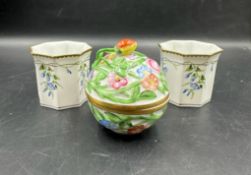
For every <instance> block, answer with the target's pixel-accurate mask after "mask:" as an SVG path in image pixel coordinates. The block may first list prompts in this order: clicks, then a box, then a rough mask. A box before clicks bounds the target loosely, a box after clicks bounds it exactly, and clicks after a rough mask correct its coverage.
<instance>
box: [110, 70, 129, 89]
mask: <svg viewBox="0 0 251 175" xmlns="http://www.w3.org/2000/svg"><path fill="white" fill-rule="evenodd" d="M108 83H109V85H110V86H111V87H112V88H114V89H119V88H121V87H123V86H126V85H127V83H128V81H127V79H126V78H123V77H120V76H118V75H116V74H115V73H110V74H109V75H108Z"/></svg>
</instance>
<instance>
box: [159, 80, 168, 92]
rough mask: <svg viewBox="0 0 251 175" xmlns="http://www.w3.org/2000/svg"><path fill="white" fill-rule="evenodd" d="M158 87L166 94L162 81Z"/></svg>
mask: <svg viewBox="0 0 251 175" xmlns="http://www.w3.org/2000/svg"><path fill="white" fill-rule="evenodd" d="M158 89H159V91H160V92H161V93H162V94H165V92H166V88H165V87H164V85H163V84H162V82H161V83H159V86H158Z"/></svg>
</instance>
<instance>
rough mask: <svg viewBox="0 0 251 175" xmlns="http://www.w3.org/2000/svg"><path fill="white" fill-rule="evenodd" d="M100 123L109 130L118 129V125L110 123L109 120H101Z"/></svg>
mask: <svg viewBox="0 0 251 175" xmlns="http://www.w3.org/2000/svg"><path fill="white" fill-rule="evenodd" d="M99 123H100V124H101V125H102V126H104V127H106V128H107V129H117V128H118V125H116V124H114V123H112V122H110V121H108V120H99Z"/></svg>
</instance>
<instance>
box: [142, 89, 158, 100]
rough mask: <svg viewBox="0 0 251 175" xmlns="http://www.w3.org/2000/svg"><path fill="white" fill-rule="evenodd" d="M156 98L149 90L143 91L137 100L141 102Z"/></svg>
mask: <svg viewBox="0 0 251 175" xmlns="http://www.w3.org/2000/svg"><path fill="white" fill-rule="evenodd" d="M156 97H157V96H156V94H155V93H154V92H153V91H150V90H145V91H143V92H141V93H140V95H139V99H141V100H151V99H154V98H156Z"/></svg>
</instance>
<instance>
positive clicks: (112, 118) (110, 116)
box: [104, 112, 122, 123]
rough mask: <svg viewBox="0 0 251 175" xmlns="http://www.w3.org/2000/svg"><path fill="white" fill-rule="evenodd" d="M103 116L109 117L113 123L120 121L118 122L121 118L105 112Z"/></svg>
mask: <svg viewBox="0 0 251 175" xmlns="http://www.w3.org/2000/svg"><path fill="white" fill-rule="evenodd" d="M104 116H106V117H107V118H109V120H110V121H112V122H114V123H120V122H122V120H121V119H120V118H119V117H118V116H117V115H115V114H114V113H111V112H106V113H105V114H104Z"/></svg>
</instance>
